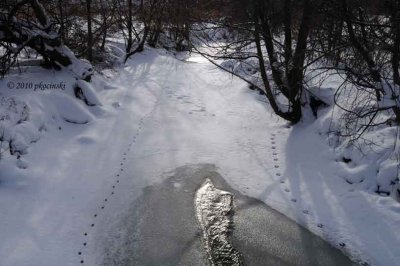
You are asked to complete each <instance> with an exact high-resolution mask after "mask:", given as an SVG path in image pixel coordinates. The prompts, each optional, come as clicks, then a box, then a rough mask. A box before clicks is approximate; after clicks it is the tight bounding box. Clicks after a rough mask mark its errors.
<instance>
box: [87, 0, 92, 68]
mask: <svg viewBox="0 0 400 266" xmlns="http://www.w3.org/2000/svg"><path fill="white" fill-rule="evenodd" d="M86 18H87V30H88V35H87V59H88V60H89V61H92V60H93V49H92V46H93V33H92V0H86Z"/></svg>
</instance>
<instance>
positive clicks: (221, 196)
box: [195, 179, 243, 265]
mask: <svg viewBox="0 0 400 266" xmlns="http://www.w3.org/2000/svg"><path fill="white" fill-rule="evenodd" d="M195 207H196V216H197V220H198V221H199V223H200V227H201V230H202V232H203V241H204V245H205V249H206V252H207V257H208V259H209V261H210V263H211V265H243V262H242V259H241V255H240V253H239V252H238V251H237V250H236V249H234V248H233V246H232V244H231V243H230V241H229V238H228V234H229V231H230V228H231V224H232V216H231V215H230V212H231V210H232V208H233V194H231V193H229V192H227V191H223V190H219V189H217V188H216V187H215V186H214V184H213V183H212V182H211V180H210V179H207V180H206V181H205V182H204V184H203V185H202V186H201V187H200V189H199V190H197V192H196V196H195Z"/></svg>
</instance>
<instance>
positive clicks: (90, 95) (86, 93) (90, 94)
mask: <svg viewBox="0 0 400 266" xmlns="http://www.w3.org/2000/svg"><path fill="white" fill-rule="evenodd" d="M76 86H77V87H78V88H80V89H81V90H82V96H83V100H84V101H85V102H86V103H87V105H89V106H101V105H102V104H101V102H100V99H99V98H98V97H97V95H96V92H95V89H94V88H93V86H92V84H90V83H89V82H86V81H84V80H78V81H77V83H76Z"/></svg>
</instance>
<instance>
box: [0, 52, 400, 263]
mask: <svg viewBox="0 0 400 266" xmlns="http://www.w3.org/2000/svg"><path fill="white" fill-rule="evenodd" d="M107 76H109V79H108V80H103V78H100V77H95V79H94V82H93V87H94V89H95V90H96V91H97V95H98V97H99V99H100V101H101V105H99V106H94V107H88V106H86V105H85V104H84V103H83V102H81V101H79V100H76V99H74V98H73V96H72V94H71V91H72V89H71V88H72V86H73V84H74V80H71V77H70V75H69V74H68V73H66V72H54V73H53V72H49V71H44V70H40V71H39V72H38V73H31V72H29V73H25V74H22V75H17V74H15V75H11V76H8V77H6V78H5V79H4V80H3V81H0V91H1V94H0V97H4V98H6V99H16V100H17V101H18V102H20V105H19V106H20V107H21V108H22V107H23V106H24V104H23V103H24V102H25V103H26V104H27V106H28V108H29V110H30V114H29V116H28V117H26V119H23V121H22V122H20V123H17V122H18V119H17V118H15V117H18V116H17V115H14V116H10V117H14V118H13V119H14V120H13V121H14V122H10V119H9V120H7V121H8V122H7V123H8V124H7V128H12V130H11V131H12V133H9V134H14V135H13V136H15V135H17V134H22V133H21V132H30V134H29V136H20V137H15V138H16V139H18V140H20V142H21V143H22V144H25V146H23V145H22V144H21V145H22V146H23V147H25V148H24V150H25V152H24V154H22V156H21V158H19V159H18V158H17V157H18V156H15V155H14V156H11V155H9V152H7V151H6V150H4V151H3V150H2V159H1V160H0V213H1V218H0V239H1V240H0V265H9V266H20V265H77V264H79V263H80V262H81V261H82V262H83V263H84V264H85V265H95V264H98V263H100V261H101V258H102V252H103V251H104V250H103V249H102V248H103V247H102V245H101V239H102V237H105V232H107V231H108V230H110V226H112V224H113V223H114V222H115V221H116V220H118V217H120V216H121V215H122V214H123V213H124V212H126V211H127V210H128V209H129V207H130V204H131V203H132V202H133V201H134V200H135V199H136V198H137V197H138V196H139V195H140V193H141V191H142V189H143V188H144V187H146V186H148V185H151V184H154V183H159V182H161V181H163V180H164V179H166V178H167V177H168V176H169V175H170V173H169V172H170V171H171V170H173V169H175V168H177V167H180V166H183V165H186V164H195V163H211V164H215V165H216V166H217V167H218V168H219V171H220V173H222V175H223V176H224V178H225V179H226V180H227V181H228V182H229V183H230V185H231V186H232V187H234V188H235V189H237V190H239V191H240V192H242V193H244V194H246V195H250V196H253V197H256V198H258V199H260V200H262V201H264V202H265V203H267V204H268V205H270V206H271V207H273V208H275V209H277V210H279V211H280V212H282V213H284V214H285V215H287V216H288V217H290V218H292V219H294V220H296V221H297V222H299V223H301V224H303V225H304V226H306V227H308V228H309V229H310V230H311V231H313V232H314V233H316V234H318V235H320V236H322V237H323V238H324V239H326V240H329V241H330V242H331V243H332V244H333V245H335V246H337V247H338V248H340V249H342V250H343V251H344V252H345V253H347V254H349V255H351V256H352V258H353V259H355V260H358V261H362V262H368V263H369V264H371V265H400V264H399V261H400V254H399V252H398V251H397V247H398V246H399V244H400V233H399V230H398V228H399V226H400V205H399V204H398V203H396V202H395V201H394V200H393V199H392V198H384V197H381V196H378V195H376V194H374V193H372V192H366V191H365V190H362V189H358V188H354V187H353V186H352V185H350V184H348V183H347V182H346V181H345V180H344V179H343V178H342V177H341V176H340V171H341V170H340V169H342V167H341V166H340V163H339V162H336V160H335V159H336V155H335V153H334V152H333V151H332V150H331V149H330V147H329V146H328V143H327V141H326V137H324V136H321V135H320V134H318V128H319V125H318V123H311V122H310V123H303V124H301V125H298V126H296V127H294V128H290V127H288V126H287V125H286V123H285V122H284V121H283V120H281V119H279V118H277V117H276V116H275V115H273V114H272V112H271V111H270V110H269V108H268V106H267V104H266V103H265V99H264V97H263V96H259V95H257V94H256V93H255V92H253V91H250V90H249V89H248V87H247V85H246V84H245V83H244V82H242V81H240V80H239V79H237V78H234V77H232V76H230V75H229V74H226V73H224V72H222V71H221V70H219V69H217V68H216V67H215V66H213V65H212V64H211V63H208V62H207V61H206V60H204V59H203V58H201V57H198V56H195V55H193V56H192V57H190V58H185V57H184V56H182V57H181V58H180V60H177V59H176V58H174V57H173V56H171V55H170V54H167V53H166V52H164V51H162V50H146V51H145V52H144V53H142V54H138V55H135V57H133V59H131V60H129V61H128V63H127V66H126V67H124V68H121V69H119V70H118V71H117V72H111V71H110V72H109V73H107ZM41 79H42V80H43V79H44V80H45V81H48V82H65V83H66V86H67V88H69V89H66V90H65V91H62V90H52V91H38V90H36V91H33V90H15V89H13V90H11V89H9V88H8V86H9V85H8V84H9V82H10V81H12V82H14V83H15V82H18V81H23V82H28V83H29V82H33V83H35V84H36V83H38V82H40V81H41ZM12 95H15V96H12ZM8 101H9V100H8ZM4 106H5V107H1V106H0V108H4V109H7V106H6V105H4ZM21 108H20V109H21ZM8 109H9V108H8ZM22 109H23V108H22ZM13 110H15V108H14V109H13ZM18 110H19V109H18ZM18 110H17V111H16V112H14V113H20V112H18ZM8 112H10V113H12V112H13V111H8ZM66 118H67V119H66ZM66 120H67V121H71V120H72V121H78V122H82V123H83V122H87V123H84V124H73V123H70V122H67V121H66ZM0 122H2V121H0ZM13 123H14V124H13ZM11 124H12V125H11ZM21 126H26V127H29V130H28V131H23V130H20V129H18V127H21ZM31 142H34V143H31Z"/></svg>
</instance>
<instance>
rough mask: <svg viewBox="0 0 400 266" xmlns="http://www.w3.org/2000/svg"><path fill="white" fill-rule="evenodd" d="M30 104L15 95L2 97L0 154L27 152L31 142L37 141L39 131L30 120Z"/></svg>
mask: <svg viewBox="0 0 400 266" xmlns="http://www.w3.org/2000/svg"><path fill="white" fill-rule="evenodd" d="M29 116H30V109H29V107H28V105H27V104H26V103H25V102H24V101H21V100H18V99H17V98H15V97H6V96H3V97H1V98H0V154H3V152H5V151H9V152H10V153H11V154H13V155H14V154H16V155H21V154H24V153H26V150H27V148H28V147H29V144H30V143H32V142H35V141H37V140H38V139H39V138H40V136H39V134H38V131H37V130H36V129H35V128H34V126H33V125H32V123H31V122H30V121H29Z"/></svg>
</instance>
